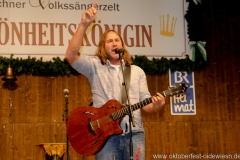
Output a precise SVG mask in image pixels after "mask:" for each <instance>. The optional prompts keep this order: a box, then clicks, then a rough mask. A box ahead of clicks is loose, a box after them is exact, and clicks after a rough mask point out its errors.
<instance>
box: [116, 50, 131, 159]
mask: <svg viewBox="0 0 240 160" xmlns="http://www.w3.org/2000/svg"><path fill="white" fill-rule="evenodd" d="M123 55H124V51H123V52H122V54H121V53H119V60H120V63H121V69H122V75H123V83H122V84H123V85H124V88H125V91H126V97H127V104H126V107H128V109H129V133H130V146H129V148H130V160H133V142H132V125H133V127H135V121H134V115H133V111H132V107H131V104H130V99H129V97H128V91H127V85H130V84H126V81H125V76H124V74H123V63H122V57H123ZM131 124H132V125H131Z"/></svg>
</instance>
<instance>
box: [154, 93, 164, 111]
mask: <svg viewBox="0 0 240 160" xmlns="http://www.w3.org/2000/svg"><path fill="white" fill-rule="evenodd" d="M164 104H165V97H163V96H162V95H161V94H160V93H157V95H156V96H153V97H152V111H154V112H156V111H158V110H160V109H162V108H163V106H164Z"/></svg>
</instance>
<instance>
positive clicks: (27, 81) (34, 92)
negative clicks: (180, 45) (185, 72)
mask: <svg viewBox="0 0 240 160" xmlns="http://www.w3.org/2000/svg"><path fill="white" fill-rule="evenodd" d="M204 3H205V6H206V7H205V10H204V17H205V22H204V28H203V29H204V30H205V33H206V37H207V47H206V50H207V56H208V59H209V62H210V64H209V65H208V66H207V67H206V68H205V69H204V70H202V71H201V72H194V76H195V88H196V90H195V96H196V105H197V107H196V109H197V114H196V115H194V116H173V115H171V113H170V112H171V111H170V104H169V99H168V98H167V100H166V105H165V107H164V109H163V110H162V111H160V112H158V113H154V114H148V113H145V112H143V120H144V127H145V131H146V160H151V159H154V157H153V155H157V154H158V155H160V154H166V153H167V154H169V155H170V154H179V155H180V154H192V155H202V156H204V155H205V159H206V156H207V155H208V156H209V157H210V156H213V155H220V156H225V159H234V158H235V157H236V156H238V157H237V158H238V159H240V143H239V142H240V138H239V133H240V73H239V71H240V31H239V28H240V18H239V16H240V13H239V11H238V9H237V6H238V5H236V1H233V0H230V1H223V0H221V1H213V0H209V1H204ZM2 77H3V76H0V79H2ZM17 78H18V80H17V81H16V83H17V84H18V86H19V87H18V88H17V89H16V90H14V91H8V90H6V89H3V88H2V87H1V86H0V142H1V145H0V160H43V159H44V154H43V151H42V150H41V148H40V147H39V146H37V144H40V143H65V140H66V138H65V137H66V134H65V133H66V132H65V131H66V126H65V121H64V120H63V116H62V115H63V114H64V107H65V104H64V102H65V101H64V96H63V90H64V89H65V88H67V89H69V112H71V111H72V110H73V109H74V108H76V107H77V106H82V105H88V104H89V103H90V102H91V92H90V88H89V83H88V81H87V79H86V78H85V77H84V76H72V75H71V76H64V77H38V76H32V75H21V76H17ZM147 80H148V82H151V83H148V85H149V90H150V92H151V93H152V94H155V93H156V92H157V91H162V90H165V89H166V88H167V86H168V85H169V83H168V82H169V77H168V75H167V74H166V75H161V76H158V75H147ZM1 84H2V83H1ZM9 97H10V98H11V100H12V107H10V106H9ZM70 156H71V160H80V159H82V157H81V155H78V154H77V153H76V152H75V151H74V150H73V149H72V148H70ZM226 156H232V158H231V157H226ZM234 156H235V157H234ZM64 159H66V157H65V158H64ZM86 159H87V160H94V159H95V158H94V156H91V157H87V158H86ZM156 159H166V158H156ZM172 159H174V158H172ZM178 159H179V158H178ZM180 159H181V158H180ZM182 159H184V157H182ZM185 159H191V158H185ZM192 159H194V158H192ZM195 159H199V158H196V157H195ZM202 159H204V157H202ZM209 159H210V158H209ZM218 159H224V158H218Z"/></svg>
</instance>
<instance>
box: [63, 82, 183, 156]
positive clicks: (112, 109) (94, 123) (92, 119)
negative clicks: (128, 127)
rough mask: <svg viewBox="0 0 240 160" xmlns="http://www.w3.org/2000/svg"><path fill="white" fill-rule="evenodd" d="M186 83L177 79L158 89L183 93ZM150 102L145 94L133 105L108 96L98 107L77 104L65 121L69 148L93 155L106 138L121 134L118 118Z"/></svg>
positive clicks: (165, 94) (176, 93)
mask: <svg viewBox="0 0 240 160" xmlns="http://www.w3.org/2000/svg"><path fill="white" fill-rule="evenodd" d="M187 88H188V86H187V85H185V84H184V83H180V84H178V85H175V86H173V87H169V88H168V90H165V91H163V92H161V93H160V94H162V95H163V96H164V97H166V96H173V95H180V94H181V93H185V92H186V90H187ZM150 103H152V98H151V97H150V98H147V99H145V100H143V101H141V102H139V103H136V104H134V105H130V106H129V105H122V104H121V103H120V102H118V101H117V100H114V99H112V100H109V101H107V102H106V103H105V104H104V105H103V106H102V107H100V108H94V107H92V106H81V107H77V108H76V109H74V110H73V111H72V112H71V113H70V115H69V117H68V121H67V134H68V138H69V141H70V143H71V146H72V147H73V149H74V150H75V151H76V152H77V153H79V154H81V155H84V156H90V155H95V154H96V153H98V152H99V151H100V150H101V149H102V147H103V146H104V144H105V142H106V140H107V139H108V138H109V137H110V136H112V135H117V134H121V133H122V132H123V131H122V129H121V127H120V125H119V124H120V121H121V119H122V117H124V116H125V115H129V111H130V110H129V107H131V109H132V111H135V110H137V109H139V108H142V107H144V106H146V105H147V104H150Z"/></svg>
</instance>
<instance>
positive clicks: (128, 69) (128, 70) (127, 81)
mask: <svg viewBox="0 0 240 160" xmlns="http://www.w3.org/2000/svg"><path fill="white" fill-rule="evenodd" d="M130 75H131V66H125V67H124V71H123V77H124V78H125V84H124V83H123V85H122V104H126V103H127V94H128V90H129V86H130V77H131V76H130ZM125 85H126V90H127V91H126V90H125ZM126 93H127V94H126Z"/></svg>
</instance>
